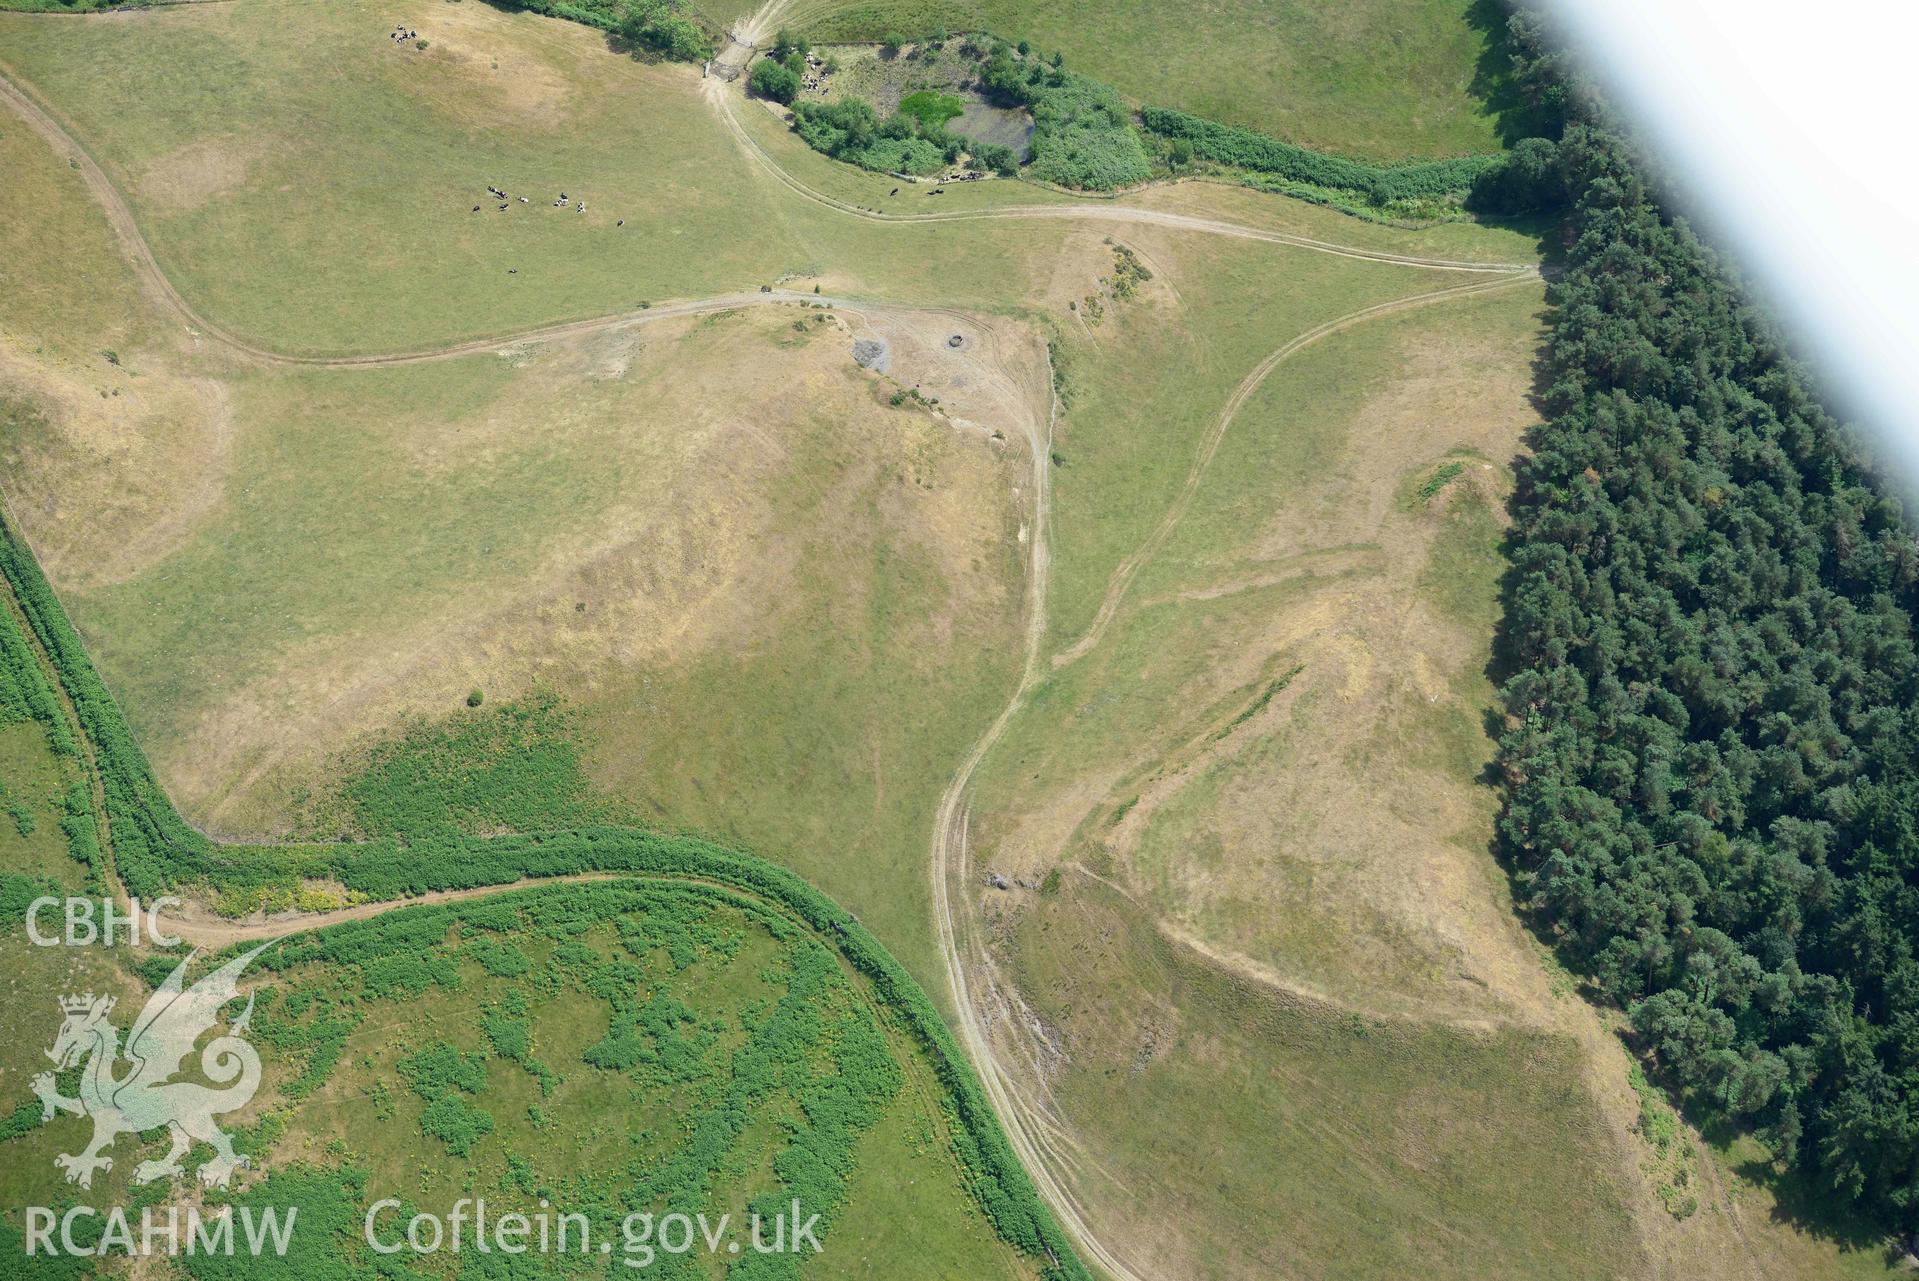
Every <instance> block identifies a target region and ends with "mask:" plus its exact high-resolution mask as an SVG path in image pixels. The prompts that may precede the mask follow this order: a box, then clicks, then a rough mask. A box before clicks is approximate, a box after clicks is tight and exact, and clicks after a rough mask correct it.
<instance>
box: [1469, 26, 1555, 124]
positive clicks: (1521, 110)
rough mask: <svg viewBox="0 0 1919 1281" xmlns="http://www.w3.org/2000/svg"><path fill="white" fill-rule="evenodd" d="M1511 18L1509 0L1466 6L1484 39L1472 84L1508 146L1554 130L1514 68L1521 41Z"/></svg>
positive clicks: (1474, 91)
mask: <svg viewBox="0 0 1919 1281" xmlns="http://www.w3.org/2000/svg"><path fill="white" fill-rule="evenodd" d="M1511 22H1512V10H1511V8H1510V7H1509V5H1508V4H1507V3H1506V0H1473V4H1472V6H1471V7H1470V8H1469V9H1467V10H1466V23H1467V25H1468V26H1470V27H1472V29H1473V30H1475V31H1477V32H1478V33H1479V35H1480V38H1481V40H1482V41H1483V42H1484V43H1483V44H1482V45H1481V47H1480V51H1479V59H1478V62H1477V63H1476V64H1475V65H1474V67H1473V79H1472V84H1471V85H1470V86H1469V88H1470V91H1471V93H1472V94H1473V96H1474V97H1476V98H1478V99H1479V100H1480V102H1481V103H1483V104H1484V105H1485V108H1486V111H1487V113H1488V114H1489V115H1491V116H1492V117H1493V119H1494V128H1495V129H1497V131H1498V133H1499V140H1500V141H1501V142H1503V143H1505V144H1506V145H1507V146H1508V147H1510V146H1512V145H1513V144H1514V143H1515V142H1518V141H1519V140H1520V139H1521V138H1536V137H1538V136H1540V135H1542V134H1547V135H1550V134H1552V133H1553V128H1552V121H1551V119H1550V118H1549V117H1548V115H1547V114H1546V113H1544V112H1542V111H1541V110H1540V109H1539V108H1538V107H1537V106H1536V105H1534V104H1533V103H1531V102H1529V101H1528V100H1527V98H1526V95H1525V93H1524V91H1523V88H1522V86H1521V84H1520V81H1519V76H1518V75H1517V73H1516V72H1515V71H1514V69H1513V55H1514V54H1515V53H1516V52H1517V51H1518V45H1517V44H1516V43H1515V41H1514V40H1513V34H1512V27H1511Z"/></svg>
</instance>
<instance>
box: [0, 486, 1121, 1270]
mask: <svg viewBox="0 0 1919 1281" xmlns="http://www.w3.org/2000/svg"><path fill="white" fill-rule="evenodd" d="M0 573H4V576H5V578H6V581H7V584H8V586H9V587H10V588H11V589H12V592H13V595H14V598H15V601H16V602H17V604H18V606H19V608H20V610H21V613H22V615H23V616H24V617H25V619H26V620H27V624H28V626H29V627H30V628H31V630H32V635H33V638H34V640H36V641H37V642H38V644H39V647H40V648H41V650H42V651H44V653H45V654H46V656H47V658H48V660H49V661H50V662H51V664H52V666H53V668H54V670H55V672H56V673H57V674H58V676H59V679H60V682H61V684H62V685H63V686H64V687H65V690H66V693H67V696H68V699H69V701H70V702H71V703H72V704H73V707H74V710H75V713H76V714H77V716H78V719H79V721H80V725H81V727H82V730H83V732H84V733H85V735H86V737H87V740H88V742H89V744H90V745H91V747H92V754H93V757H94V760H95V761H96V763H97V768H98V771H99V776H100V781H101V784H102V788H103V791H104V794H105V798H106V817H107V819H108V824H109V828H110V830H111V833H112V840H113V849H112V856H113V863H114V866H115V867H116V868H117V869H118V871H119V873H120V876H121V879H122V881H123V882H124V883H125V885H126V888H127V890H128V891H129V892H130V893H134V894H138V895H140V896H141V897H143V898H151V897H153V896H154V895H156V894H159V893H163V892H165V891H166V890H168V889H171V888H176V887H180V886H184V885H189V884H197V885H201V886H204V887H207V888H210V889H212V890H214V891H216V892H217V891H223V890H227V889H230V888H232V887H235V886H242V887H245V886H258V885H261V884H267V883H275V882H287V881H289V880H297V879H300V878H324V879H328V880H332V881H336V882H338V883H340V884H342V885H344V886H345V887H346V888H347V889H348V890H349V891H352V892H356V893H360V894H363V895H365V896H366V897H367V898H369V899H379V900H393V899H401V898H405V897H408V896H412V895H419V894H425V893H428V892H431V891H435V890H454V889H470V888H479V887H484V886H505V885H508V884H511V883H513V882H515V881H519V880H523V879H530V878H546V877H556V876H565V875H572V874H579V873H596V872H600V873H621V874H632V875H636V876H641V877H660V878H668V879H672V880H677V881H692V882H705V883H708V886H709V887H710V888H707V889H705V890H703V891H702V892H705V893H709V894H721V895H724V896H725V898H726V901H728V902H732V903H735V904H736V905H739V906H741V907H742V908H743V910H749V911H755V912H756V913H760V914H768V915H769V917H770V919H774V920H778V919H779V916H778V914H781V913H783V914H785V915H786V916H789V917H791V918H792V919H794V920H796V921H798V922H799V923H800V924H802V925H804V926H805V927H806V928H807V929H808V930H809V931H810V932H811V933H812V934H813V935H814V936H816V937H817V938H819V939H820V940H821V941H822V942H823V943H824V944H827V945H830V946H831V947H832V948H833V949H835V950H836V951H837V952H838V953H839V955H840V956H841V957H843V958H844V959H845V961H846V962H847V963H848V964H849V965H851V966H852V968H853V969H854V970H856V971H857V972H858V973H859V974H861V975H862V976H863V977H864V978H865V979H866V981H867V982H868V983H869V984H870V985H871V987H872V990H873V994H874V997H875V998H876V999H877V1000H878V1001H880V1002H882V1003H883V1004H885V1005H886V1006H888V1007H889V1008H891V1009H892V1010H893V1011H894V1012H895V1014H896V1015H897V1017H898V1019H899V1021H900V1024H901V1026H902V1027H903V1028H904V1029H905V1030H906V1031H907V1033H908V1034H909V1035H910V1036H911V1037H912V1039H913V1040H914V1041H915V1042H916V1044H917V1045H918V1047H919V1048H920V1050H921V1051H922V1052H923V1053H925V1054H926V1055H927V1058H928V1061H929V1062H930V1064H931V1065H932V1068H933V1071H934V1074H935V1076H936V1077H937V1079H938V1081H939V1083H940V1086H941V1088H942V1089H943V1090H944V1091H945V1092H946V1095H947V1105H946V1106H947V1107H948V1108H949V1109H950V1112H951V1116H952V1120H953V1125H952V1131H953V1135H954V1144H955V1149H956V1151H957V1152H958V1154H959V1156H960V1159H961V1161H962V1163H963V1164H964V1166H965V1169H966V1176H967V1185H968V1188H969V1190H970V1191H971V1193H972V1194H973V1196H974V1197H975V1198H976V1200H977V1201H978V1202H979V1204H980V1206H981V1208H982V1209H983V1210H984V1212H985V1213H986V1215H987V1218H988V1219H989V1221H990V1222H991V1223H992V1224H993V1226H994V1228H995V1230H996V1231H997V1232H998V1233H999V1234H1000V1236H1001V1237H1002V1238H1004V1239H1005V1240H1006V1241H1007V1242H1009V1243H1010V1244H1012V1245H1013V1246H1014V1247H1016V1248H1017V1249H1019V1250H1021V1251H1023V1252H1024V1253H1026V1254H1028V1255H1030V1256H1033V1257H1035V1258H1045V1259H1046V1260H1047V1263H1046V1264H1045V1266H1044V1267H1043V1269H1042V1273H1043V1275H1045V1276H1046V1277H1048V1278H1052V1279H1053V1281H1090V1274H1089V1273H1088V1272H1087V1271H1086V1269H1085V1267H1084V1266H1083V1265H1082V1264H1081V1263H1080V1262H1079V1260H1078V1259H1077V1257H1076V1256H1075V1255H1074V1253H1073V1251H1072V1248H1071V1246H1070V1245H1069V1244H1068V1242H1067V1240H1066V1238H1065V1236H1064V1234H1063V1233H1062V1232H1061V1230H1060V1228H1059V1226H1058V1224H1057V1223H1056V1222H1055V1221H1054V1219H1053V1217H1052V1214H1051V1213H1050V1212H1049V1211H1048V1210H1047V1209H1046V1207H1045V1205H1044V1204H1043V1203H1041V1201H1040V1200H1039V1197H1038V1195H1037V1193H1036V1192H1035V1191H1034V1189H1033V1186H1032V1184H1031V1182H1030V1181H1029V1180H1028V1179H1027V1176H1026V1172H1025V1170H1024V1169H1022V1168H1021V1166H1020V1164H1019V1162H1018V1160H1017V1158H1016V1157H1015V1156H1014V1154H1013V1150H1012V1147H1011V1145H1010V1144H1009V1143H1008V1142H1007V1140H1006V1137H1005V1134H1004V1132H1003V1131H1002V1130H1001V1129H1000V1126H999V1122H998V1120H997V1118H996V1117H995V1116H994V1114H993V1112H992V1109H991V1107H990V1105H989V1104H988V1102H987V1100H986V1096H985V1093H984V1091H983V1090H982V1089H981V1088H980V1085H979V1082H978V1080H977V1078H976V1077H975V1076H974V1075H973V1072H972V1069H971V1068H970V1066H969V1065H968V1063H967V1061H966V1058H965V1056H964V1054H963V1053H962V1051H961V1050H960V1048H959V1045H958V1044H957V1043H956V1042H955V1041H954V1039H953V1036H952V1033H951V1032H950V1031H949V1030H948V1029H947V1026H946V1023H945V1021H944V1020H943V1019H942V1018H941V1016H940V1014H939V1012H938V1011H937V1010H936V1009H935V1008H934V1006H933V1003H932V1001H931V1000H930V999H928V997H927V996H926V993H925V992H924V991H923V990H922V989H921V988H920V986H919V984H918V983H917V982H915V981H914V979H913V978H912V976H911V975H909V974H908V973H907V972H906V970H905V969H904V968H903V967H902V966H901V965H900V964H899V962H898V961H896V960H895V959H894V958H893V956H892V955H891V954H890V953H889V952H887V950H886V949H885V948H884V947H883V946H882V945H881V944H880V942H879V940H878V939H876V938H875V937H874V936H873V935H872V934H871V933H870V932H869V931H868V930H867V929H866V927H865V926H863V925H861V924H860V923H859V921H857V920H856V919H855V918H854V917H853V916H852V914H851V913H849V912H847V911H846V910H845V909H844V908H842V907H840V906H839V905H838V904H836V903H834V902H833V901H832V900H831V899H829V898H828V897H827V896H826V895H825V894H823V893H821V892H820V891H819V890H817V889H815V888H814V887H813V886H812V885H810V884H809V883H807V882H806V881H805V880H803V879H801V878H800V877H798V876H796V875H795V874H793V873H792V872H789V871H787V870H785V869H784V868H781V867H777V866H775V865H773V864H771V863H768V862H766V861H764V860H762V859H759V858H755V857H753V856H752V855H748V854H744V853H741V852H738V851H735V850H729V849H726V848H724V847H722V846H719V845H716V844H714V843H712V842H709V841H706V840H703V839H700V838H698V837H692V836H685V835H665V834H659V833H653V832H646V831H641V830H637V829H633V828H622V827H612V826H605V825H598V826H582V827H576V828H571V829H563V830H559V831H553V832H535V833H525V834H515V835H508V836H495V837H480V836H473V835H469V834H466V833H462V832H458V831H453V830H447V829H444V828H441V829H438V830H434V831H430V832H429V833H427V834H426V835H424V836H421V837H418V838H409V839H407V840H404V841H403V840H402V839H400V838H399V837H394V836H388V837H382V838H379V839H374V840H369V841H366V842H363V843H346V842H342V843H337V844H317V843H316V844H307V845H295V846H284V847H276V846H218V845H215V844H214V843H212V842H211V841H209V840H208V839H207V838H206V837H204V836H202V835H201V834H200V833H198V832H196V831H194V830H193V829H192V828H191V827H189V826H188V825H187V824H186V822H185V821H184V820H183V819H181V817H180V815H179V814H178V812H177V811H176V810H174V808H173V805H172V802H171V801H170V800H169V799H168V797H167V796H166V793H165V792H164V791H163V790H162V789H161V788H160V786H159V784H158V782H157V781H156V780H155V779H154V777H153V773H152V770H151V767H150V766H149V765H148V762H147V760H146V757H145V755H144V754H143V753H142V752H141V751H140V749H139V747H138V745H137V744H136V743H135V742H134V740H133V735H132V733H131V731H130V730H129V728H128V727H127V724H126V721H125V719H124V717H123V716H122V714H121V712H120V709H119V706H118V704H117V703H116V702H115V701H114V699H113V697H112V695H111V694H110V693H109V692H108V690H107V688H106V686H105V684H104V683H103V682H102V681H101V680H100V677H99V675H98V673H97V671H96V670H95V669H94V667H93V664H92V661H91V660H90V659H89V658H88V656H87V653H86V650H85V648H84V646H83V645H82V644H81V641H80V638H79V635H78V633H77V632H75V631H74V629H73V626H72V624H71V622H69V621H68V619H67V617H66V614H65V611H64V610H63V609H62V608H61V607H60V604H59V601H58V600H57V598H56V597H55V596H54V594H53V591H52V589H51V588H50V587H49V586H48V584H47V581H46V579H45V577H44V575H42V574H41V572H40V568H39V566H38V564H36V563H35V561H34V559H33V557H32V555H31V553H30V552H28V551H27V549H26V546H25V544H24V542H23V541H22V540H21V539H20V538H19V536H18V534H17V533H16V532H15V530H14V529H13V527H12V525H11V523H10V522H8V521H7V520H6V518H5V517H4V515H0ZM7 631H13V632H14V634H15V635H18V634H19V633H18V631H17V628H16V627H15V623H14V619H13V617H12V616H11V614H10V613H7V612H5V611H0V633H4V632H7ZM582 888H588V887H582ZM691 888H695V887H689V889H691ZM495 910H498V909H497V908H496V909H495ZM457 919H459V918H458V915H457V913H455V912H453V911H452V910H451V909H450V908H449V909H440V910H433V909H420V910H417V911H414V912H407V913H401V914H399V916H398V917H397V918H384V917H383V918H376V919H374V920H369V921H362V922H351V923H347V924H343V925H339V926H335V927H332V928H330V929H328V930H326V931H324V932H322V933H320V934H315V935H306V936H300V937H298V938H295V939H291V940H288V941H287V942H285V943H283V944H281V945H280V946H279V947H278V948H276V949H274V950H273V951H271V952H269V953H267V954H266V955H265V956H263V957H262V959H261V964H262V966H263V967H265V968H269V969H284V968H286V967H287V966H289V965H291V964H295V963H298V962H299V961H300V960H302V959H308V960H325V961H331V962H335V963H348V962H350V963H353V964H356V965H358V964H361V963H362V962H366V963H367V965H366V971H365V973H364V974H363V982H364V983H365V985H366V991H367V993H368V995H390V994H393V993H398V992H407V993H414V992H418V991H423V990H425V988H426V987H427V986H430V985H433V984H441V985H444V986H454V985H457V984H458V982H459V977H458V973H457V968H456V967H455V966H454V964H453V961H452V958H451V957H450V956H449V955H447V954H445V952H444V949H443V948H440V945H441V944H442V943H443V942H444V939H445V937H446V931H447V929H448V928H449V925H450V924H451V923H452V922H453V921H455V920H457ZM395 938H400V939H404V940H410V941H411V947H410V948H408V949H396V947H395V945H394V940H395ZM576 946H577V945H576ZM580 950H582V951H586V952H587V953H588V954H589V955H590V954H591V953H590V949H585V948H581V949H580ZM376 989H377V991H376ZM869 1066H870V1065H869ZM842 1070H844V1067H843V1069H842ZM862 1070H864V1069H862ZM828 1102H829V1101H827V1100H822V1101H821V1106H822V1107H825V1106H827V1105H828ZM796 1160H797V1158H796ZM789 1172H790V1173H792V1174H793V1175H794V1177H796V1178H797V1177H800V1175H801V1174H802V1173H803V1172H802V1171H800V1170H797V1169H795V1170H792V1171H789ZM783 1177H785V1176H783ZM807 1177H812V1176H811V1175H808V1176H807Z"/></svg>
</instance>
